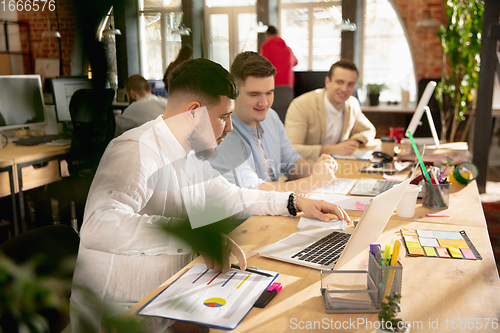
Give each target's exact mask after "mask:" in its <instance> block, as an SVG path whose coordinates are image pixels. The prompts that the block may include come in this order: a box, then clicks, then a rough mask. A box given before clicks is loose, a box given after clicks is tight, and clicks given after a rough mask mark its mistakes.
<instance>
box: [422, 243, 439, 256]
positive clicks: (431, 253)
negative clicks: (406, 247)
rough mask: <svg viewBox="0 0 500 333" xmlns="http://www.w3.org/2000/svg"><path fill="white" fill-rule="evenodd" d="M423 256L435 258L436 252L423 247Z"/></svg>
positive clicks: (431, 248)
mask: <svg viewBox="0 0 500 333" xmlns="http://www.w3.org/2000/svg"><path fill="white" fill-rule="evenodd" d="M424 251H425V254H426V255H427V256H429V257H437V254H436V250H434V248H433V247H429V246H424Z"/></svg>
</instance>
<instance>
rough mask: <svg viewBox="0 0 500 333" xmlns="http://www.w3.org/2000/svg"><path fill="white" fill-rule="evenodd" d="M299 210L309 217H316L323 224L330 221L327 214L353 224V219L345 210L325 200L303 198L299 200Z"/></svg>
mask: <svg viewBox="0 0 500 333" xmlns="http://www.w3.org/2000/svg"><path fill="white" fill-rule="evenodd" d="M297 208H298V209H299V210H301V211H303V212H304V214H306V215H307V216H311V217H315V218H317V219H320V220H321V221H323V222H328V221H330V218H329V217H328V216H326V215H325V214H335V215H337V217H338V218H339V220H345V221H346V222H347V223H349V222H351V218H350V217H349V215H347V213H346V212H345V210H343V209H342V208H340V207H339V206H337V205H334V204H331V203H329V202H326V201H323V200H312V199H308V198H306V197H302V196H301V197H298V198H297Z"/></svg>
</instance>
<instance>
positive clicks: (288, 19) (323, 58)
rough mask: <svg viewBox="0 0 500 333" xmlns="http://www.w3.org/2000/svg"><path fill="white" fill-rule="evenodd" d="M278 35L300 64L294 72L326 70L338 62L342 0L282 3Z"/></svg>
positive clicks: (300, 0)
mask: <svg viewBox="0 0 500 333" xmlns="http://www.w3.org/2000/svg"><path fill="white" fill-rule="evenodd" d="M280 9H281V10H280V19H281V21H280V29H279V30H280V34H281V37H282V38H283V39H284V40H285V42H286V43H287V45H288V46H289V47H290V48H291V49H292V51H293V52H294V53H295V56H296V57H297V60H298V61H299V63H298V65H297V66H295V67H294V70H296V71H311V70H312V71H327V70H329V69H330V66H331V65H332V64H333V63H334V62H336V61H337V60H339V59H340V45H341V39H340V30H338V29H336V28H335V25H336V24H338V23H340V22H341V21H342V1H340V0H336V1H328V0H323V1H318V0H317V1H310V0H309V1H308V0H281V5H280Z"/></svg>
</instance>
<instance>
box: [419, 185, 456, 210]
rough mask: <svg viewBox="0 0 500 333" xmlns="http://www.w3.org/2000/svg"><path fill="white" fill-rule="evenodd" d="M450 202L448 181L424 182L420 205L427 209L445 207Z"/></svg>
mask: <svg viewBox="0 0 500 333" xmlns="http://www.w3.org/2000/svg"><path fill="white" fill-rule="evenodd" d="M449 203H450V183H443V184H431V183H428V182H424V194H423V197H422V206H424V207H426V208H429V209H446V208H448V204H449Z"/></svg>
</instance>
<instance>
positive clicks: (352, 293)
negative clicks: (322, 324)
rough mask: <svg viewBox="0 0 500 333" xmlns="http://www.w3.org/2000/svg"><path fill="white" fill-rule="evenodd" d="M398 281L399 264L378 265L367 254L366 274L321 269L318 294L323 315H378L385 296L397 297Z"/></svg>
mask: <svg viewBox="0 0 500 333" xmlns="http://www.w3.org/2000/svg"><path fill="white" fill-rule="evenodd" d="M402 278H403V266H402V265H401V262H399V261H398V262H397V265H396V266H382V265H381V264H380V263H378V262H377V261H376V260H375V257H374V256H373V254H371V253H369V257H368V270H367V271H366V270H322V271H321V295H322V298H323V303H324V305H325V310H326V313H376V312H379V311H380V308H381V307H380V304H381V303H382V301H383V299H384V297H385V296H387V295H390V294H393V293H396V294H401V284H402ZM327 281H328V282H327ZM344 281H346V282H344Z"/></svg>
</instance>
